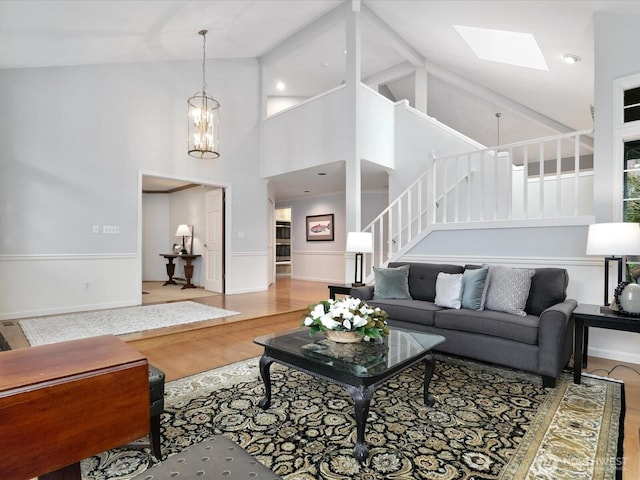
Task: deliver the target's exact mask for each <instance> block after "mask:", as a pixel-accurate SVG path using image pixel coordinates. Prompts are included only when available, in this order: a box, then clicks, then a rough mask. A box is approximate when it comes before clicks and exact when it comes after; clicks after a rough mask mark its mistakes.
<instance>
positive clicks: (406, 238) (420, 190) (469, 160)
mask: <svg viewBox="0 0 640 480" xmlns="http://www.w3.org/2000/svg"><path fill="white" fill-rule="evenodd" d="M591 134H592V131H591V130H583V131H579V132H572V133H567V134H561V135H555V136H551V137H544V138H539V139H535V140H528V141H525V142H518V143H510V144H506V145H500V146H497V147H491V148H485V149H482V150H476V151H472V152H466V153H460V154H456V155H449V156H445V157H436V156H435V155H433V156H432V160H431V162H429V167H428V169H427V171H425V172H424V173H423V174H422V175H421V176H420V177H419V178H418V179H417V180H415V181H414V182H413V183H412V184H411V185H410V186H409V187H408V188H407V189H406V190H405V191H404V192H403V193H402V194H401V195H399V196H398V197H397V198H396V199H395V200H394V201H393V202H391V203H390V204H389V206H388V207H387V208H385V210H384V211H382V212H381V213H380V215H378V216H377V217H376V218H375V219H374V220H373V221H372V222H371V223H370V224H369V225H367V226H366V227H365V228H363V231H366V232H371V233H372V234H373V244H374V249H373V250H374V251H373V253H371V254H367V255H366V256H365V257H366V259H365V269H364V272H365V276H366V274H367V273H368V274H369V276H371V273H372V271H373V270H372V268H373V267H374V266H383V265H386V264H387V263H388V262H390V261H393V260H394V259H396V258H399V257H400V256H402V255H403V254H405V253H406V252H407V251H409V250H410V249H411V248H412V247H413V246H415V245H416V243H417V242H419V241H420V240H421V239H422V238H424V237H425V236H426V235H427V234H428V233H429V231H431V230H433V229H434V228H442V225H444V224H448V225H450V226H451V228H456V226H460V225H461V224H466V226H467V227H468V226H469V225H468V224H470V223H473V222H475V223H477V226H478V227H480V226H481V225H480V223H485V224H486V222H494V223H495V222H503V223H505V224H506V225H508V223H506V222H509V223H513V222H516V221H532V222H533V221H538V220H549V221H552V219H555V220H557V223H558V224H560V223H562V222H569V221H570V220H569V219H571V218H576V217H580V216H587V215H592V214H593V149H592V147H591V146H590V142H588V141H585V140H587V137H590V136H591ZM588 140H590V138H588Z"/></svg>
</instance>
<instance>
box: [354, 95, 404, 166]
mask: <svg viewBox="0 0 640 480" xmlns="http://www.w3.org/2000/svg"><path fill="white" fill-rule="evenodd" d="M359 89H360V92H361V96H360V102H358V105H357V112H356V128H357V140H358V146H357V151H358V153H359V154H360V158H363V159H365V160H368V161H370V162H373V163H377V164H378V165H382V166H385V167H388V168H393V167H394V166H395V158H394V157H395V135H394V133H395V132H394V130H395V129H394V125H395V118H394V104H393V103H392V102H391V101H389V100H387V99H386V98H385V97H383V96H382V95H380V94H379V93H377V92H375V91H373V90H371V89H370V88H369V87H366V86H365V85H359Z"/></svg>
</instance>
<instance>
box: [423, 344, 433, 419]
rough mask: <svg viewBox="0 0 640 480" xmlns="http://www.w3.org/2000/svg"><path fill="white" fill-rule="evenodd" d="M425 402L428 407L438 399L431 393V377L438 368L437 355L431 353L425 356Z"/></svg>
mask: <svg viewBox="0 0 640 480" xmlns="http://www.w3.org/2000/svg"><path fill="white" fill-rule="evenodd" d="M423 361H424V367H425V368H424V404H425V405H426V406H427V407H430V406H431V405H433V404H434V403H436V399H435V398H433V395H430V394H429V384H430V383H431V377H432V376H433V372H434V371H435V369H436V357H435V356H434V355H433V354H432V353H430V354H429V355H427V356H426V357H424V360H423Z"/></svg>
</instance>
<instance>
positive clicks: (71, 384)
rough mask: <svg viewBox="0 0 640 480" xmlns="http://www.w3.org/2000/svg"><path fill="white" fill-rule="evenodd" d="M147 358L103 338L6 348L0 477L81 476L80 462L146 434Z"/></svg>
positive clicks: (0, 388)
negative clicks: (8, 349) (13, 348)
mask: <svg viewBox="0 0 640 480" xmlns="http://www.w3.org/2000/svg"><path fill="white" fill-rule="evenodd" d="M148 377H149V373H148V365H147V359H146V358H145V357H143V356H142V355H141V354H140V353H139V352H138V351H137V350H135V349H133V348H132V347H130V346H129V345H127V344H126V343H124V342H123V341H121V340H120V339H118V338H117V337H114V336H112V335H106V336H101V337H93V338H87V339H82V340H73V341H70V342H62V343H55V344H52V345H42V346H38V347H31V348H22V349H18V350H10V351H6V352H2V354H1V355H0V438H1V439H2V454H1V455H0V472H1V473H0V476H1V477H2V478H3V479H5V480H28V479H31V478H34V477H39V478H40V480H80V478H81V476H80V461H81V460H82V459H85V458H88V457H90V456H92V455H95V454H98V453H101V452H104V451H106V450H109V449H111V448H115V447H118V446H120V445H124V444H126V443H128V442H131V441H133V440H136V439H139V438H142V437H144V436H145V435H146V434H147V433H148V432H149V383H148V381H149V380H148Z"/></svg>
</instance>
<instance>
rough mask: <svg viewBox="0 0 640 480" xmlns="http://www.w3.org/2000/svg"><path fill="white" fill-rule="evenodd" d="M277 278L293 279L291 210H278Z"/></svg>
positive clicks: (288, 208) (287, 208) (286, 208)
mask: <svg viewBox="0 0 640 480" xmlns="http://www.w3.org/2000/svg"><path fill="white" fill-rule="evenodd" d="M275 217H276V277H291V208H290V207H285V208H276V214H275Z"/></svg>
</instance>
